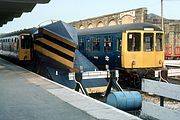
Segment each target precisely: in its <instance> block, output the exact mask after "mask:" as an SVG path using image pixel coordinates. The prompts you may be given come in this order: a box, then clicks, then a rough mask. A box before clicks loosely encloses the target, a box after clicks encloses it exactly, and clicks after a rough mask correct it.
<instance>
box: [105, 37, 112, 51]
mask: <svg viewBox="0 0 180 120" xmlns="http://www.w3.org/2000/svg"><path fill="white" fill-rule="evenodd" d="M110 50H112V36H105V37H104V51H110Z"/></svg>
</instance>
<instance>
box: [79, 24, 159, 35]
mask: <svg viewBox="0 0 180 120" xmlns="http://www.w3.org/2000/svg"><path fill="white" fill-rule="evenodd" d="M145 28H147V29H153V30H154V31H162V30H161V29H160V28H159V27H158V26H156V25H153V24H150V23H131V24H123V25H114V26H106V27H97V28H90V29H83V30H78V35H92V34H104V33H118V32H124V31H127V30H144V29H145Z"/></svg>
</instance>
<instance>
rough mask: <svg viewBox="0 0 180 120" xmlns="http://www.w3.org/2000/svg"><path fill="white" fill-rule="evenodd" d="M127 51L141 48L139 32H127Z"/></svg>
mask: <svg viewBox="0 0 180 120" xmlns="http://www.w3.org/2000/svg"><path fill="white" fill-rule="evenodd" d="M127 43H128V51H140V50H141V34H140V33H128V42H127Z"/></svg>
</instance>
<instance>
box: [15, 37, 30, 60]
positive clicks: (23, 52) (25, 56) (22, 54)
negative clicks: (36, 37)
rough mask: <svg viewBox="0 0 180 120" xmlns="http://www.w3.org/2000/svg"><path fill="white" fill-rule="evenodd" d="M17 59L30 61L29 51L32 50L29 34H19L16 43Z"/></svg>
mask: <svg viewBox="0 0 180 120" xmlns="http://www.w3.org/2000/svg"><path fill="white" fill-rule="evenodd" d="M18 44H19V46H18V48H19V51H18V52H19V53H18V58H19V60H24V61H27V60H31V57H32V56H31V52H32V51H31V50H32V36H31V34H20V35H19V41H18Z"/></svg>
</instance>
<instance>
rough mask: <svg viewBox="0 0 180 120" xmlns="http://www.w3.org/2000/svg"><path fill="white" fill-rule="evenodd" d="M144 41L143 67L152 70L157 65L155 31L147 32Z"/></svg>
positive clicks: (143, 37)
mask: <svg viewBox="0 0 180 120" xmlns="http://www.w3.org/2000/svg"><path fill="white" fill-rule="evenodd" d="M142 40H143V67H144V68H151V67H156V65H155V36H154V32H153V31H145V32H144V33H143V36H142Z"/></svg>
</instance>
